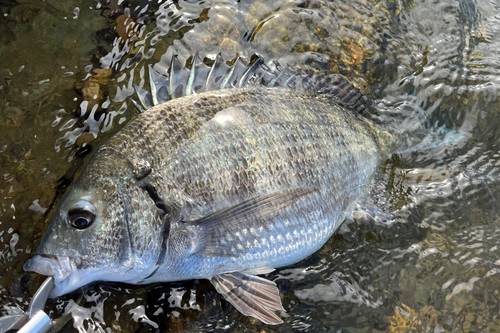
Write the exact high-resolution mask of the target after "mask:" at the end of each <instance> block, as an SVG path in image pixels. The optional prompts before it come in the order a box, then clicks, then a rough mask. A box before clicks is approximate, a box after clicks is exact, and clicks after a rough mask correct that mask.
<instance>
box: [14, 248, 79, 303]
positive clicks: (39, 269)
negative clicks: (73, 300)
mask: <svg viewBox="0 0 500 333" xmlns="http://www.w3.org/2000/svg"><path fill="white" fill-rule="evenodd" d="M80 262H81V260H80V258H75V257H65V256H53V255H36V256H34V257H33V258H31V259H28V260H27V261H26V263H25V264H24V266H23V269H24V270H25V271H28V272H36V273H38V274H41V275H46V276H52V277H54V283H55V287H54V289H52V291H51V292H50V295H49V297H52V298H53V297H58V296H61V295H64V294H66V293H69V292H71V291H73V290H75V289H77V288H79V287H81V286H82V285H84V284H85V283H84V282H83V280H82V277H81V275H80V269H79V266H80Z"/></svg>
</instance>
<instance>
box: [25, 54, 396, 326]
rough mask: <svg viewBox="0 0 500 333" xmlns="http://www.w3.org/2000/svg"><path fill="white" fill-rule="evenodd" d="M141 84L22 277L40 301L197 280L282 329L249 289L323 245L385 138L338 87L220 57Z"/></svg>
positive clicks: (267, 289) (267, 290) (265, 288)
mask: <svg viewBox="0 0 500 333" xmlns="http://www.w3.org/2000/svg"><path fill="white" fill-rule="evenodd" d="M149 73H150V74H149V76H150V77H149V80H150V86H151V91H150V92H147V91H145V90H143V89H142V88H139V87H137V86H135V88H136V91H137V96H138V100H139V101H138V102H137V101H135V102H134V103H135V105H136V106H137V108H138V109H140V110H142V112H141V113H139V114H138V116H137V117H135V118H134V119H133V120H131V121H130V122H129V123H128V124H127V125H125V126H124V127H123V128H122V129H121V130H120V131H119V132H117V133H116V134H115V135H114V136H112V137H111V138H110V139H109V140H108V141H106V142H105V143H104V144H102V145H101V146H100V147H99V148H98V149H96V151H95V152H94V154H93V155H92V157H91V158H90V160H89V161H88V163H87V164H86V165H85V167H84V168H83V169H82V171H81V173H80V174H79V176H78V178H77V179H76V181H75V182H74V184H73V185H72V186H71V188H70V189H69V190H68V192H67V193H66V194H65V196H64V197H63V198H62V200H61V202H60V203H59V205H58V207H57V208H56V210H55V212H54V214H53V217H52V220H51V222H50V224H49V227H48V229H47V231H46V233H45V235H44V237H43V239H42V241H41V243H40V245H39V246H38V248H37V251H36V255H35V256H34V257H33V258H31V259H29V260H28V261H27V262H26V263H25V265H24V269H25V270H26V271H31V272H37V273H39V274H42V275H47V276H53V277H54V282H55V288H54V289H53V290H52V292H51V295H50V296H51V297H58V296H60V295H64V294H66V293H69V292H72V291H74V290H76V289H78V288H80V287H82V286H84V285H86V284H89V283H92V282H96V281H113V282H124V283H129V284H150V283H156V282H172V281H183V280H190V279H208V280H209V281H210V282H211V283H212V284H213V286H214V287H215V289H216V290H217V291H218V292H219V293H220V294H221V295H222V296H223V297H224V298H225V299H226V300H227V301H228V302H229V303H231V304H232V305H233V306H234V307H235V308H236V309H237V310H238V311H240V312H241V313H242V314H244V315H247V316H252V317H255V318H257V319H259V320H260V321H262V322H263V323H266V324H280V323H282V322H283V320H282V319H281V318H280V316H278V314H277V313H280V312H285V309H284V308H283V306H282V304H281V300H280V295H279V290H278V287H277V285H276V283H275V282H274V281H271V280H269V279H266V278H265V277H262V275H265V274H268V273H270V272H271V271H273V270H274V269H276V268H279V267H283V266H288V265H291V264H294V263H297V262H299V261H301V260H303V259H304V258H306V257H308V256H310V255H311V254H313V253H314V252H316V251H318V250H319V249H320V248H321V247H322V246H323V245H324V244H325V242H326V241H327V240H328V239H329V238H330V237H331V236H332V235H333V233H334V232H335V230H337V229H338V228H339V226H340V225H341V224H342V222H343V221H344V220H345V218H346V216H347V214H349V211H350V210H352V208H353V205H354V204H355V202H356V200H358V199H359V198H360V197H362V196H363V194H364V192H365V191H366V188H367V187H368V186H369V184H370V182H371V181H372V179H373V177H374V175H375V174H376V172H377V170H378V169H379V167H380V165H381V161H382V160H384V159H385V158H386V157H387V154H388V151H390V147H391V144H392V143H391V142H392V141H393V139H392V136H391V135H390V134H389V133H388V132H387V131H385V130H384V129H383V128H381V126H379V125H376V124H374V123H373V122H372V121H370V120H369V119H368V118H369V117H366V116H364V115H363V112H365V113H366V112H368V111H367V108H366V105H367V101H369V100H368V99H367V98H366V97H365V96H364V95H363V94H361V93H360V92H359V91H358V90H356V89H355V88H354V86H353V85H352V84H351V83H350V82H349V81H348V80H347V79H346V78H345V77H343V76H342V75H339V74H331V73H320V72H313V73H301V72H300V71H294V70H291V69H283V68H282V67H281V66H280V65H279V64H274V65H273V67H271V66H269V65H267V64H265V62H264V60H263V59H261V58H258V59H257V60H255V61H254V62H253V63H251V64H248V65H247V64H245V63H243V61H240V60H238V61H236V62H235V63H234V64H233V65H228V64H226V63H225V62H224V61H223V59H222V58H221V57H220V55H219V56H218V57H217V58H216V60H215V61H214V62H213V65H212V66H207V65H205V64H204V63H203V62H202V61H201V59H200V58H199V56H198V55H196V56H195V57H194V60H193V62H192V65H191V69H190V70H189V69H187V68H186V67H184V66H183V65H182V64H181V63H180V62H179V60H178V59H177V58H176V57H174V58H173V59H172V64H171V66H170V70H169V72H168V73H167V74H166V75H163V74H160V73H157V72H156V71H155V70H154V69H152V68H150V69H149ZM259 275H260V276H259Z"/></svg>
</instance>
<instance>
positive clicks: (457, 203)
mask: <svg viewBox="0 0 500 333" xmlns="http://www.w3.org/2000/svg"><path fill="white" fill-rule="evenodd" d="M499 18H500V3H498V2H495V1H487V0H478V1H472V0H470V1H469V0H460V1H451V0H446V1H423V0H413V1H411V0H406V1H400V0H396V1H394V0H384V1H381V2H378V1H371V0H357V1H345V2H341V1H315V0H306V1H284V0H280V1H274V2H271V1H264V0H256V1H244V0H242V1H239V2H236V1H231V0H226V1H223V0H219V1H203V2H197V1H178V2H177V1H176V2H170V1H169V2H166V1H154V2H153V1H151V2H149V1H135V0H131V1H128V2H126V1H115V0H112V1H110V2H107V1H104V2H98V1H90V0H85V1H75V0H69V1H61V0H46V1H38V0H19V1H14V0H10V1H3V2H2V3H1V4H0V59H1V61H0V132H1V133H2V134H1V136H0V271H1V272H2V273H1V274H0V313H1V314H12V313H16V312H20V311H22V310H25V309H26V307H27V304H28V302H29V300H30V297H31V295H32V293H33V292H34V291H35V290H36V289H37V287H38V285H39V284H40V283H41V281H43V279H44V277H41V276H37V275H34V274H33V275H30V274H26V273H25V272H23V270H22V265H23V263H24V261H25V260H26V259H28V258H29V257H31V256H32V255H33V254H34V251H35V249H36V246H37V245H38V243H39V242H40V240H41V237H42V235H43V232H44V228H45V227H46V226H47V224H48V222H49V220H50V217H51V213H52V211H53V208H54V205H56V204H57V202H58V200H60V198H61V196H62V195H63V194H64V192H65V190H66V189H67V187H68V186H69V185H70V184H71V182H72V181H73V180H74V175H75V173H76V172H77V171H78V170H79V168H80V167H81V166H82V165H83V164H84V163H85V161H86V159H87V158H88V156H89V153H91V152H92V151H93V149H95V147H97V146H98V145H99V143H101V142H102V141H103V140H105V139H106V138H109V137H110V136H111V135H113V133H115V132H116V131H117V130H119V129H120V128H121V127H122V126H123V125H125V124H126V123H127V121H129V120H130V119H132V118H133V117H134V116H135V115H136V111H135V110H134V109H133V107H132V104H131V103H130V96H132V93H133V88H132V82H135V83H137V84H139V85H140V86H144V85H145V84H146V82H147V80H146V78H145V77H146V75H147V70H146V69H147V66H148V65H151V66H154V67H155V68H156V69H158V70H166V69H167V68H168V67H169V63H170V58H171V56H172V55H175V54H177V55H179V59H180V60H181V61H182V62H184V61H187V62H188V63H189V62H190V59H191V56H193V55H194V53H195V52H196V51H198V52H199V53H200V55H201V56H202V57H203V56H205V57H207V59H208V58H211V59H213V58H214V56H215V55H216V54H218V53H222V55H223V56H224V58H225V59H227V60H231V59H234V58H235V57H236V56H237V55H238V56H240V57H242V58H243V59H245V60H249V59H250V58H251V57H252V56H253V55H255V54H260V55H262V56H263V57H265V59H266V60H268V61H275V60H276V61H279V62H280V63H281V64H282V65H283V66H297V67H302V68H305V69H311V68H316V69H321V70H331V71H334V72H341V73H342V74H344V75H346V76H347V77H348V78H349V79H350V80H351V81H352V82H354V83H355V84H356V85H357V87H358V88H359V89H361V90H362V91H364V92H366V93H368V94H370V95H371V96H372V97H373V98H374V99H376V101H377V104H378V105H379V108H380V110H381V111H380V114H381V116H382V117H383V118H385V119H388V118H391V119H393V120H394V122H395V123H396V124H401V125H400V126H397V127H399V128H404V129H405V130H410V128H412V127H417V129H416V130H415V132H418V131H419V129H418V128H419V126H420V122H418V121H416V120H415V119H416V118H419V117H422V116H423V115H425V116H426V117H427V118H428V122H429V123H430V124H432V125H434V126H436V127H439V126H443V125H444V126H446V128H448V129H455V130H460V131H463V132H465V133H467V134H468V137H467V138H465V139H463V140H461V141H460V142H459V143H457V144H454V145H446V144H443V145H439V146H437V147H432V145H425V146H424V147H422V148H421V149H419V150H409V151H406V152H404V153H400V154H394V155H393V156H392V157H391V158H390V159H388V160H387V161H386V163H385V164H384V165H383V167H382V168H381V172H380V176H379V177H378V179H377V181H376V182H375V183H374V185H373V189H372V190H371V191H370V195H369V198H368V199H367V201H369V202H370V204H371V205H373V206H375V207H378V208H379V209H381V210H382V211H385V212H390V213H391V214H393V217H394V221H393V222H392V223H390V224H381V225H375V226H365V227H359V226H357V225H355V224H353V223H346V224H345V225H344V226H343V227H342V228H341V229H340V230H339V231H338V232H337V233H336V235H335V236H334V237H332V238H331V239H330V241H329V242H328V243H327V244H326V245H325V246H324V247H323V248H322V250H320V251H319V252H318V253H315V254H313V255H312V256H311V257H310V258H309V259H307V260H305V261H303V262H300V263H298V264H296V265H295V266H293V267H288V268H283V269H280V270H278V271H276V272H275V273H273V274H272V275H271V276H270V278H271V279H273V280H275V281H276V283H277V284H278V286H279V288H280V290H281V291H282V295H283V305H284V307H285V309H286V310H287V313H286V314H285V315H284V316H285V317H284V320H285V323H284V324H283V325H280V326H275V327H268V326H265V325H263V324H261V323H259V322H258V321H256V320H254V319H252V318H247V317H244V316H242V315H240V314H239V313H238V312H237V311H235V310H234V309H233V308H232V306H230V305H229V304H228V303H226V302H225V301H224V300H222V299H221V297H220V296H219V295H217V294H216V292H215V290H214V289H213V287H212V286H211V285H210V283H209V282H207V281H186V282H180V283H171V284H156V285H151V286H145V287H144V286H142V287H137V286H129V285H121V284H97V285H94V286H91V287H89V288H87V289H86V290H85V291H83V298H82V299H81V300H79V296H80V295H82V294H81V293H75V294H73V295H69V296H66V297H62V298H60V299H57V300H53V301H50V302H49V304H48V308H49V309H51V311H52V313H53V315H54V317H55V318H61V317H62V318H63V319H62V320H61V321H60V325H61V326H64V325H65V326H64V328H63V329H64V331H69V332H71V331H73V332H74V331H81V332H84V331H88V332H94V331H97V332H104V331H106V332H118V331H124V332H130V331H141V332H142V331H183V330H184V331H237V332H239V331H248V332H253V331H259V332H260V331H282V332H289V331H291V330H295V331H307V332H316V331H332V332H333V331H335V332H337V331H341V332H347V331H349V332H375V331H390V332H406V331H432V332H442V331H452V332H457V331H485V332H488V331H489V332H492V331H498V330H500V318H499V315H500V313H499V308H500V300H499V297H500V294H499V292H498V290H499V288H498V286H499V285H500V274H499V273H500V247H499V246H498V245H497V239H499V237H500V216H499V208H498V207H499V202H498V199H497V197H498V194H499V191H500V186H499V184H500V183H499V176H500V175H499V174H498V167H499V166H500V152H499V151H498V150H497V146H498V142H499V140H500V131H498V130H497V128H498V126H499V125H500V108H499V102H500V101H499V98H498V95H499V94H498V91H499V84H500V54H499V51H498V50H499V49H500V39H499V38H500V37H498V35H499V32H500V22H499ZM207 61H208V60H207ZM412 116H415V119H413V118H412ZM409 119H410V120H411V121H410V120H409ZM64 313H66V315H65V316H63V314H64ZM68 319H69V320H68ZM72 319H73V320H72Z"/></svg>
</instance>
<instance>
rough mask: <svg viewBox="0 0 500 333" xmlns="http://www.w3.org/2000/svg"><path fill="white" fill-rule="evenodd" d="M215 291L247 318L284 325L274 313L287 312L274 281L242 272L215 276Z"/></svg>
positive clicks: (213, 279)
mask: <svg viewBox="0 0 500 333" xmlns="http://www.w3.org/2000/svg"><path fill="white" fill-rule="evenodd" d="M210 282H212V284H213V285H214V287H215V289H216V290H217V291H218V292H219V293H220V294H221V295H222V296H224V298H225V299H226V301H228V302H229V303H231V304H232V305H233V306H234V307H235V308H236V309H237V310H238V311H240V312H241V313H242V314H244V315H246V316H252V317H254V318H257V319H259V320H260V321H262V322H263V323H265V324H270V325H277V324H281V323H283V320H281V318H280V317H278V316H277V315H276V314H275V313H274V311H285V309H283V306H282V305H281V299H280V295H279V290H278V287H277V286H276V283H274V282H273V281H270V280H267V279H264V278H261V277H258V276H255V275H249V274H244V273H241V272H234V273H225V274H219V275H215V276H214V277H212V278H211V279H210Z"/></svg>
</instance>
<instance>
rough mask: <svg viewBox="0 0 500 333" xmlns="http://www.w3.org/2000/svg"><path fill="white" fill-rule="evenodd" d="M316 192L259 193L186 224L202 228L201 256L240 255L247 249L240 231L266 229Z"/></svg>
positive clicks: (308, 190)
mask: <svg viewBox="0 0 500 333" xmlns="http://www.w3.org/2000/svg"><path fill="white" fill-rule="evenodd" d="M316 192H317V190H315V189H303V188H298V189H293V190H285V191H280V192H274V193H271V194H268V195H261V196H256V197H254V198H252V199H249V200H245V201H242V202H240V203H238V204H237V205H234V206H232V207H228V208H226V209H222V210H220V211H217V212H215V213H212V214H209V215H207V216H204V217H202V218H200V219H198V220H196V221H191V222H186V225H187V226H196V227H199V228H202V230H201V231H200V232H199V234H200V235H201V239H200V244H199V248H198V251H197V253H198V254H199V255H205V256H222V257H238V256H240V255H241V254H242V251H245V249H244V247H243V244H242V242H243V241H244V240H243V239H242V237H241V234H240V233H241V232H242V230H249V229H251V228H253V229H260V227H261V226H262V227H264V228H266V227H267V225H268V224H269V222H271V221H273V220H274V219H275V218H276V217H277V216H278V215H279V214H280V213H281V212H283V211H284V210H285V209H287V208H288V207H290V206H292V205H293V204H296V203H297V202H299V201H300V200H303V199H305V198H306V197H308V196H310V195H312V194H314V193H316ZM248 237H250V236H248ZM252 237H255V236H252ZM243 238H244V237H243ZM248 240H250V239H249V238H247V239H246V241H248Z"/></svg>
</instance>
